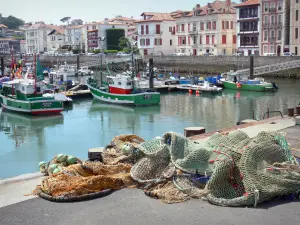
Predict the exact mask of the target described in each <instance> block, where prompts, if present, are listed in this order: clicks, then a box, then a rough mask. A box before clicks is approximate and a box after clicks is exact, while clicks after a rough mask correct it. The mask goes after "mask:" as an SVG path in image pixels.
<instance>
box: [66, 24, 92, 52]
mask: <svg viewBox="0 0 300 225" xmlns="http://www.w3.org/2000/svg"><path fill="white" fill-rule="evenodd" d="M64 32H65V44H66V45H69V46H72V48H73V49H80V50H83V49H85V42H86V36H87V34H86V33H87V31H86V29H85V27H84V25H78V26H67V27H66V28H65V29H64Z"/></svg>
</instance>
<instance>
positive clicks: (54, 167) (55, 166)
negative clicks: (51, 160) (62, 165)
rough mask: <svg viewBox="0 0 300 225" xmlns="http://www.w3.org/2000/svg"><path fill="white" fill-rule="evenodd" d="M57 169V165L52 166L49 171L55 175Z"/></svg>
mask: <svg viewBox="0 0 300 225" xmlns="http://www.w3.org/2000/svg"><path fill="white" fill-rule="evenodd" d="M56 168H57V164H52V165H51V166H50V167H49V170H50V172H52V173H53V171H54V170H55V169H56Z"/></svg>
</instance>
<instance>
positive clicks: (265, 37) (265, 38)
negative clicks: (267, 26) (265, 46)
mask: <svg viewBox="0 0 300 225" xmlns="http://www.w3.org/2000/svg"><path fill="white" fill-rule="evenodd" d="M264 41H268V31H267V30H265V31H264Z"/></svg>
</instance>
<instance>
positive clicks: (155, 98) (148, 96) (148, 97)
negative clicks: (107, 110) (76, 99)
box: [88, 85, 160, 106]
mask: <svg viewBox="0 0 300 225" xmlns="http://www.w3.org/2000/svg"><path fill="white" fill-rule="evenodd" d="M88 87H89V89H90V91H91V93H92V95H93V97H94V98H95V99H97V100H100V101H102V102H106V103H111V104H118V105H130V106H148V105H159V103H160V94H159V93H158V92H143V93H137V94H127V95H126V94H125V95H121V94H112V93H108V92H105V91H102V90H99V89H97V88H94V87H91V86H90V85H88Z"/></svg>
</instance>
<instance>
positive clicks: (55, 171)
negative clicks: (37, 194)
mask: <svg viewBox="0 0 300 225" xmlns="http://www.w3.org/2000/svg"><path fill="white" fill-rule="evenodd" d="M59 172H61V170H60V169H59V168H56V169H55V170H54V171H53V174H56V173H59Z"/></svg>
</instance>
